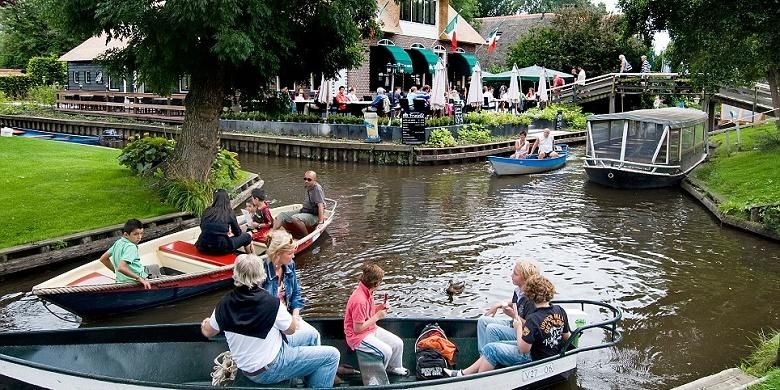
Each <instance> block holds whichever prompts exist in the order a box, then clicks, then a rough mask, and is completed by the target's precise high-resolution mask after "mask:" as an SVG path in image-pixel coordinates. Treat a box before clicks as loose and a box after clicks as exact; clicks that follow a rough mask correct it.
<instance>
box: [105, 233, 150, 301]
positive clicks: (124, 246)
mask: <svg viewBox="0 0 780 390" xmlns="http://www.w3.org/2000/svg"><path fill="white" fill-rule="evenodd" d="M143 237H144V225H143V224H142V223H141V221H139V220H137V219H131V220H129V221H127V222H126V223H125V226H124V227H122V237H121V238H120V239H118V240H116V242H114V245H111V248H108V250H107V251H106V253H103V255H102V256H100V262H101V263H103V265H105V266H106V267H107V268H108V269H110V270H111V271H113V272H114V279H116V281H117V283H133V282H136V283H141V284H142V285H143V286H144V288H145V289H150V288H152V285H151V284H149V281H147V280H146V278H147V277H148V275H147V274H146V272H145V271H144V266H143V264H141V256H140V255H138V243H139V242H141V239H142V238H143Z"/></svg>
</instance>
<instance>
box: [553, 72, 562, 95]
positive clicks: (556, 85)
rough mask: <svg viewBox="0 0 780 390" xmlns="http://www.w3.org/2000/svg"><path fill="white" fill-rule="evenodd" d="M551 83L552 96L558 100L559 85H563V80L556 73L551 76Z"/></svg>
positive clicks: (559, 93)
mask: <svg viewBox="0 0 780 390" xmlns="http://www.w3.org/2000/svg"><path fill="white" fill-rule="evenodd" d="M552 84H553V97H554V99H555V100H556V101H557V100H560V97H561V87H563V84H564V81H563V79H562V78H560V77H558V75H557V74H556V75H555V76H553V82H552Z"/></svg>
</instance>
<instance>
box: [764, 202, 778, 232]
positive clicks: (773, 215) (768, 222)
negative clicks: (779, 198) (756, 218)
mask: <svg viewBox="0 0 780 390" xmlns="http://www.w3.org/2000/svg"><path fill="white" fill-rule="evenodd" d="M760 216H761V222H762V223H763V224H764V226H766V227H768V228H769V229H772V230H774V231H777V232H780V205H776V206H767V207H765V208H764V209H763V210H761V212H760Z"/></svg>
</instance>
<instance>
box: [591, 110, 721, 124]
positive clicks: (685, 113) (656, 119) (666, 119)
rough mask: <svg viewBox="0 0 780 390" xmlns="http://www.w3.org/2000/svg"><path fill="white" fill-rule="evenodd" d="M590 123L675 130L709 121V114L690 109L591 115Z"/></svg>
mask: <svg viewBox="0 0 780 390" xmlns="http://www.w3.org/2000/svg"><path fill="white" fill-rule="evenodd" d="M588 120H589V121H612V120H629V121H637V122H646V123H655V124H659V125H663V126H669V127H671V128H673V129H676V128H681V127H687V126H694V125H696V124H699V123H703V122H704V121H706V120H707V113H706V112H704V111H699V110H693V109H690V108H676V107H670V108H660V109H647V110H635V111H629V112H619V113H614V114H601V115H591V116H589V117H588Z"/></svg>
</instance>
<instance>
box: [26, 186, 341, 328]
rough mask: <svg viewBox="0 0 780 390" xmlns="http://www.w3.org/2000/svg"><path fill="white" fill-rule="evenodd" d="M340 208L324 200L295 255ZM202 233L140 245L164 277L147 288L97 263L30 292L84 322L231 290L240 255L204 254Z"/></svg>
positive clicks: (296, 206)
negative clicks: (318, 221)
mask: <svg viewBox="0 0 780 390" xmlns="http://www.w3.org/2000/svg"><path fill="white" fill-rule="evenodd" d="M337 205H338V203H337V202H336V201H334V200H332V199H326V210H325V215H326V220H325V223H324V224H322V225H319V226H318V227H316V228H315V230H313V231H311V232H310V233H309V234H308V235H306V236H305V237H303V238H301V239H300V240H298V249H297V251H296V253H300V252H302V251H304V250H306V249H307V248H309V247H310V246H311V245H312V244H313V243H314V242H315V241H317V239H319V238H320V235H321V234H322V233H323V232H324V231H325V229H327V227H328V226H329V225H330V223H331V222H332V221H333V217H334V216H335V213H336V206H337ZM300 208H301V205H300V204H293V205H288V206H283V207H277V208H273V209H271V215H272V216H274V217H276V216H277V215H279V213H282V212H285V211H297V210H299V209H300ZM239 218H241V217H239ZM199 235H200V228H199V227H194V228H191V229H187V230H183V231H181V232H178V233H174V234H170V235H167V236H164V237H160V238H157V239H154V240H151V241H147V242H144V243H141V244H140V245H138V252H139V254H140V256H141V262H142V263H143V265H144V266H147V267H149V268H150V269H159V270H160V274H161V276H160V277H158V278H154V279H150V280H149V283H150V284H151V285H152V288H151V289H149V290H145V289H144V288H143V286H141V285H139V284H136V283H117V282H116V280H115V279H114V273H113V272H112V271H110V270H109V269H108V268H106V267H105V266H104V265H103V264H102V263H101V262H100V260H94V261H92V262H89V263H87V264H84V265H82V266H80V267H78V268H76V269H73V270H71V271H68V272H66V273H64V274H62V275H59V276H57V277H54V278H52V279H49V280H47V281H45V282H43V283H41V284H39V285H37V286H35V287H33V291H32V292H33V294H35V295H37V296H38V297H39V298H41V299H43V300H45V301H48V302H51V303H54V304H55V305H57V306H60V307H62V308H63V309H65V310H67V311H69V312H71V313H73V314H76V315H78V316H80V317H82V318H94V317H100V316H106V315H111V314H116V313H122V312H128V311H135V310H140V309H145V308H149V307H153V306H159V305H165V304H169V303H172V302H176V301H180V300H183V299H187V298H190V297H193V296H195V295H199V294H203V293H205V292H208V291H212V290H215V289H219V288H222V287H227V286H230V285H231V284H232V282H233V279H232V277H233V262H234V261H235V259H236V256H237V254H228V255H222V256H212V255H206V254H203V253H200V252H199V251H198V250H197V249H196V248H195V245H194V243H195V241H196V240H197V239H198V236H199ZM263 252H265V245H264V244H261V243H257V242H256V243H255V253H257V254H262V253H263Z"/></svg>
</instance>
